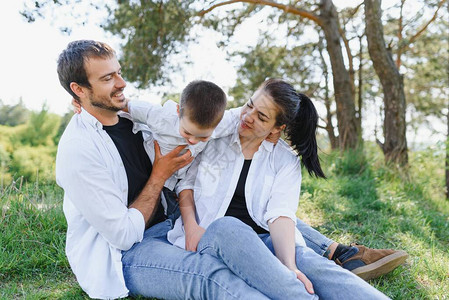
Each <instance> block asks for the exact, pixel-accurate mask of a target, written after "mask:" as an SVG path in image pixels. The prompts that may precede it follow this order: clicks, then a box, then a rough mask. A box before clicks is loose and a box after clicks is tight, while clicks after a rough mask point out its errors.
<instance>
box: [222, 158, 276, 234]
mask: <svg viewBox="0 0 449 300" xmlns="http://www.w3.org/2000/svg"><path fill="white" fill-rule="evenodd" d="M250 165H251V159H248V160H246V159H245V162H244V164H243V168H242V171H241V172H240V177H239V181H238V183H237V187H236V188H235V192H234V196H232V200H231V203H230V204H229V207H228V210H227V211H226V214H225V216H231V217H235V218H237V219H239V220H240V221H242V222H243V223H245V224H246V225H249V226H250V227H251V228H252V229H254V231H255V232H256V233H258V234H259V233H268V231H266V230H265V229H263V228H262V227H260V226H259V225H257V224H256V222H254V220H253V219H252V218H251V216H250V215H249V213H248V207H247V206H246V198H245V184H246V177H248V171H249V166H250Z"/></svg>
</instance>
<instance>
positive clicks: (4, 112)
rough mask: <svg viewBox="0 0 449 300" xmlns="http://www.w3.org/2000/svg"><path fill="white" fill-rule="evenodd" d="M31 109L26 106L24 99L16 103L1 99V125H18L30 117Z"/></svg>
mask: <svg viewBox="0 0 449 300" xmlns="http://www.w3.org/2000/svg"><path fill="white" fill-rule="evenodd" d="M29 114H30V111H29V110H28V109H27V108H26V107H25V105H24V104H23V101H22V100H20V101H19V103H17V104H15V105H7V104H3V102H2V100H1V99H0V125H7V126H17V125H19V124H23V123H25V122H26V120H27V119H28V116H29Z"/></svg>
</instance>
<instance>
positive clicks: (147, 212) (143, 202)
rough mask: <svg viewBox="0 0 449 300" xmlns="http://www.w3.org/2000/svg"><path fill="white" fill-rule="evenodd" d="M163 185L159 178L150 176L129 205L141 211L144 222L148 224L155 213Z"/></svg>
mask: <svg viewBox="0 0 449 300" xmlns="http://www.w3.org/2000/svg"><path fill="white" fill-rule="evenodd" d="M163 186H164V181H163V180H162V179H161V178H156V177H155V176H150V178H149V179H148V181H147V183H146V184H145V186H144V188H143V189H142V191H141V192H140V194H139V196H138V197H137V199H136V200H135V201H134V202H133V204H131V205H130V206H129V207H130V208H135V209H137V210H139V211H140V212H141V213H142V215H143V218H144V220H145V224H148V223H149V222H150V221H151V219H152V218H153V216H154V214H155V213H156V210H157V207H158V205H159V201H160V195H161V191H162V188H163Z"/></svg>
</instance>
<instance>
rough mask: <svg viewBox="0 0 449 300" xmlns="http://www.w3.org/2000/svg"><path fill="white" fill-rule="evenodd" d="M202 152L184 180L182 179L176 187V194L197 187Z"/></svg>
mask: <svg viewBox="0 0 449 300" xmlns="http://www.w3.org/2000/svg"><path fill="white" fill-rule="evenodd" d="M201 157H202V152H201V153H199V154H198V155H197V156H196V157H195V159H194V161H193V162H192V164H191V165H190V167H189V169H188V170H187V172H186V174H185V176H184V178H183V179H181V180H180V181H179V182H178V184H177V185H176V187H175V192H176V194H177V195H179V193H181V192H182V191H183V190H193V189H194V187H195V181H196V175H197V174H198V166H199V164H200V162H201Z"/></svg>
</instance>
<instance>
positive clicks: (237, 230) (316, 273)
mask: <svg viewBox="0 0 449 300" xmlns="http://www.w3.org/2000/svg"><path fill="white" fill-rule="evenodd" d="M171 227H172V221H171V220H166V221H165V222H162V223H159V224H156V225H154V226H153V227H151V228H149V229H148V230H146V231H145V236H144V239H143V241H142V242H141V243H137V244H135V245H134V246H133V247H132V248H131V249H130V250H128V251H124V252H123V257H122V262H123V272H124V276H125V282H126V285H127V287H128V289H129V290H130V293H131V294H132V295H142V296H146V297H156V298H160V299H295V298H296V299H317V298H318V296H319V297H320V298H324V299H336V298H339V299H387V297H386V296H385V295H384V294H382V293H381V292H379V291H378V290H376V289H375V288H373V287H372V286H371V285H369V284H368V283H366V282H365V281H364V280H362V279H360V278H359V277H357V276H356V275H354V274H352V273H351V272H349V271H347V270H345V269H343V268H341V267H339V266H337V265H336V264H335V263H334V262H333V261H330V260H328V259H326V258H324V257H322V256H321V255H322V253H324V251H325V250H326V248H327V246H328V245H330V243H332V241H331V240H329V239H327V238H326V237H324V236H322V235H321V234H319V233H318V232H317V231H314V230H313V229H312V228H310V229H309V228H307V229H306V234H304V237H305V239H306V241H307V240H308V239H310V238H312V239H316V240H313V241H312V242H310V241H309V242H310V245H311V247H312V249H314V250H315V249H316V250H319V252H320V254H317V253H315V252H314V251H312V250H311V249H310V248H308V247H297V248H296V259H297V266H298V269H299V270H301V271H302V272H303V273H305V274H306V276H307V277H308V278H309V279H310V280H311V281H312V283H313V286H314V290H315V293H316V295H310V294H308V293H307V291H306V290H305V288H304V285H303V284H302V283H301V282H300V281H299V280H298V279H296V276H295V274H294V273H293V272H292V271H290V270H288V269H287V268H286V267H285V266H284V265H282V264H281V263H280V261H279V260H278V259H277V258H276V257H275V256H274V255H273V253H272V251H273V247H272V244H271V238H270V237H269V234H263V235H259V236H258V235H257V234H256V233H255V232H254V231H253V230H252V229H251V228H250V227H249V226H247V225H245V224H244V223H242V222H241V221H239V220H237V219H235V218H232V217H224V218H220V219H218V220H216V221H215V222H213V223H212V224H211V225H210V226H209V227H208V229H207V230H206V233H205V234H204V235H203V237H202V239H201V241H200V243H199V245H198V251H197V252H188V251H185V250H183V249H180V248H177V247H175V246H173V245H171V244H170V243H169V242H168V241H167V238H166V236H167V232H168V230H170V229H171ZM306 227H307V225H306V224H304V223H303V222H298V228H299V229H300V230H301V231H302V230H303V229H304V228H306ZM317 238H320V239H321V240H318V239H317ZM307 245H309V243H307ZM325 245H327V246H325ZM324 247H325V248H324ZM323 248H324V249H323Z"/></svg>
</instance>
